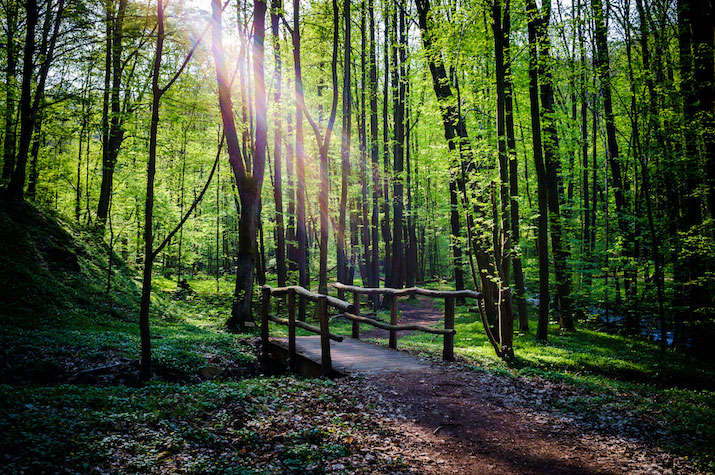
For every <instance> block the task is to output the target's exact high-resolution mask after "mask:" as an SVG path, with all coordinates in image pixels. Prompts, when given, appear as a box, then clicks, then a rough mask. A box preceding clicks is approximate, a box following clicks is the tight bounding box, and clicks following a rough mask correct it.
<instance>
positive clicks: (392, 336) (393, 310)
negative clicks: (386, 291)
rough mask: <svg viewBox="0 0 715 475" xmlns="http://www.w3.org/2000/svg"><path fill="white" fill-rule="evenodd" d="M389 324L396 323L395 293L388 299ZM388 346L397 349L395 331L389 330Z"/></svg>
mask: <svg viewBox="0 0 715 475" xmlns="http://www.w3.org/2000/svg"><path fill="white" fill-rule="evenodd" d="M390 325H397V295H393V296H392V299H390ZM390 348H392V349H393V350H396V349H397V331H396V330H390Z"/></svg>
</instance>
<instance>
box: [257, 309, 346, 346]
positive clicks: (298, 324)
mask: <svg viewBox="0 0 715 475" xmlns="http://www.w3.org/2000/svg"><path fill="white" fill-rule="evenodd" d="M341 315H342V314H341ZM268 320H270V321H272V322H274V323H278V324H280V325H285V326H288V325H290V320H289V319H287V318H281V317H276V316H274V315H268ZM295 326H296V327H298V328H302V329H303V330H307V331H309V332H311V333H315V334H317V335H320V327H316V326H315V325H311V324H310V323H305V322H301V321H300V320H297V321H296V322H295ZM329 336H330V339H331V340H333V341H337V342H338V343H340V342H341V341H343V340H344V337H343V336H342V335H336V334H335V333H331V334H330V335H329Z"/></svg>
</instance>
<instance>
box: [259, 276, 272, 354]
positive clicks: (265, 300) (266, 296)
mask: <svg viewBox="0 0 715 475" xmlns="http://www.w3.org/2000/svg"><path fill="white" fill-rule="evenodd" d="M270 309H271V288H270V287H267V286H264V287H262V288H261V343H262V344H263V355H264V356H267V355H268V313H269V312H270Z"/></svg>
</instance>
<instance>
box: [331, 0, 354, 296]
mask: <svg viewBox="0 0 715 475" xmlns="http://www.w3.org/2000/svg"><path fill="white" fill-rule="evenodd" d="M350 2H351V0H345V3H344V6H343V23H344V24H345V40H344V44H345V47H344V53H345V56H344V59H343V127H342V130H343V133H342V137H341V138H342V140H341V143H340V157H341V159H342V166H341V167H340V205H339V206H340V210H339V214H338V235H337V243H336V244H337V246H336V247H337V253H338V255H337V273H338V275H337V277H338V282H346V281H347V278H348V276H347V270H348V269H347V267H348V266H347V253H346V249H345V223H346V215H347V204H348V203H347V201H348V178H349V177H350V139H351V137H352V93H351V90H350V86H351V78H350V72H351V70H352V67H351V61H350V55H351V50H352V48H351V44H350V43H351V35H350V33H351V31H350V30H351V28H350V24H351V21H350ZM337 27H338V26H337V24H336V25H335V28H337ZM333 67H335V65H333ZM343 297H344V292H341V291H338V298H340V299H343Z"/></svg>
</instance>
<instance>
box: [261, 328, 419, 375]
mask: <svg viewBox="0 0 715 475" xmlns="http://www.w3.org/2000/svg"><path fill="white" fill-rule="evenodd" d="M270 341H271V342H273V343H275V344H278V345H280V346H282V347H284V348H288V338H271V339H270ZM295 346H296V352H297V353H298V354H300V355H302V356H304V357H306V358H308V359H310V360H312V361H314V362H316V363H320V336H318V335H315V336H299V337H297V338H296V342H295ZM330 357H331V359H332V363H333V368H334V369H335V370H337V371H339V372H341V373H343V374H380V373H391V372H394V371H421V370H426V369H429V368H430V364H429V363H428V362H427V361H424V360H421V359H420V358H418V357H416V356H413V355H410V354H409V353H405V352H402V351H398V350H392V349H390V348H385V347H384V346H378V345H375V344H372V343H366V342H364V341H360V340H355V339H353V338H348V337H345V339H344V340H343V341H342V342H340V343H338V342H335V341H331V342H330Z"/></svg>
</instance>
